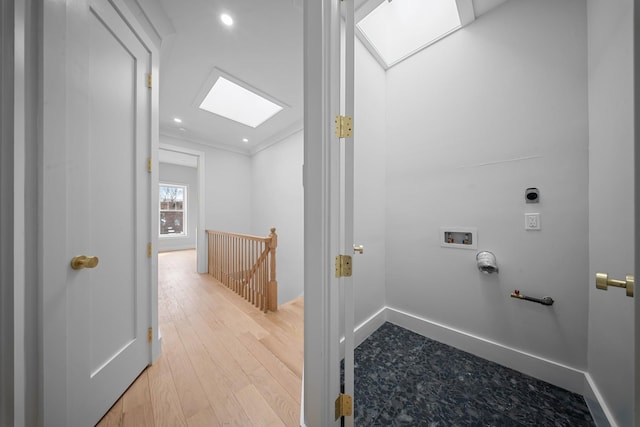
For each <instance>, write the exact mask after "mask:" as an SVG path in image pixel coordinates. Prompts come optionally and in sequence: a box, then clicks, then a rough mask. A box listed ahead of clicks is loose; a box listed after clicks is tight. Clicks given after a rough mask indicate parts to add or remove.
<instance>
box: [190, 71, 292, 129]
mask: <svg viewBox="0 0 640 427" xmlns="http://www.w3.org/2000/svg"><path fill="white" fill-rule="evenodd" d="M200 108H201V109H203V110H206V111H209V112H210V113H213V114H217V115H219V116H222V117H226V118H227V119H230V120H233V121H236V122H238V123H242V124H243V125H247V126H251V127H252V128H256V127H258V126H260V125H261V124H262V123H264V122H265V121H267V120H268V119H270V118H271V117H273V116H274V115H275V114H277V113H278V112H279V111H281V110H282V107H281V106H280V105H278V104H275V103H274V102H271V101H269V100H268V99H266V98H264V97H262V96H260V95H258V94H257V93H255V92H252V91H250V90H248V89H245V88H244V87H242V86H240V85H238V84H236V83H234V82H232V81H230V80H227V79H225V78H224V77H222V76H219V77H218V78H217V80H216V81H215V83H214V84H213V86H212V87H211V90H209V93H207V96H205V97H204V100H203V101H202V103H201V104H200Z"/></svg>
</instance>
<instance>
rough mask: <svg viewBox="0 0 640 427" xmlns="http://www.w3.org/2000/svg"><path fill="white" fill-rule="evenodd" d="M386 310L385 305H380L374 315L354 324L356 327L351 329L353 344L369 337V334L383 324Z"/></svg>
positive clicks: (357, 344)
mask: <svg viewBox="0 0 640 427" xmlns="http://www.w3.org/2000/svg"><path fill="white" fill-rule="evenodd" d="M386 311H387V307H382V308H381V309H380V310H378V311H377V312H376V313H375V314H374V315H372V316H371V317H369V318H368V319H367V320H365V321H364V322H362V323H361V324H359V325H358V326H356V328H355V329H354V330H353V335H354V336H353V341H354V344H353V345H354V346H355V347H357V346H359V345H360V344H362V341H364V340H366V339H367V338H369V335H371V334H372V333H374V332H375V331H376V330H377V329H378V328H379V327H380V326H382V325H383V324H384V322H386V321H387V316H386Z"/></svg>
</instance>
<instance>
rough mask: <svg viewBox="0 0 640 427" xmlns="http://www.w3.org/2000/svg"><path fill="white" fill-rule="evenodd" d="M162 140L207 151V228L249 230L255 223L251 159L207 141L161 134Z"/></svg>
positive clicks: (239, 231) (235, 230) (232, 230)
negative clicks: (251, 224)
mask: <svg viewBox="0 0 640 427" xmlns="http://www.w3.org/2000/svg"><path fill="white" fill-rule="evenodd" d="M160 143H161V144H162V143H166V144H170V145H174V146H180V147H185V148H190V149H192V150H198V151H202V152H204V153H205V162H206V163H205V172H206V177H205V191H206V197H205V228H206V229H212V230H221V231H229V232H233V233H249V232H250V223H251V160H250V158H249V157H247V156H245V155H243V154H237V153H232V152H229V151H225V150H220V149H217V148H212V147H210V146H206V145H203V144H197V143H193V142H190V141H185V140H181V139H176V138H171V137H167V136H164V135H161V136H160Z"/></svg>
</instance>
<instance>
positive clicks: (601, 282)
mask: <svg viewBox="0 0 640 427" xmlns="http://www.w3.org/2000/svg"><path fill="white" fill-rule="evenodd" d="M633 283H634V277H633V275H631V274H627V277H626V280H615V279H609V275H608V274H607V273H596V288H598V289H602V290H603V291H606V290H607V288H608V287H609V286H615V287H616V288H625V289H626V290H627V296H628V297H632V296H633Z"/></svg>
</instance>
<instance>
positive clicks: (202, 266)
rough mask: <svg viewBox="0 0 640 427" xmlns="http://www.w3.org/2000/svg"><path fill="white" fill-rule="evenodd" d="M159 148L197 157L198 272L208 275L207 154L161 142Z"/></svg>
mask: <svg viewBox="0 0 640 427" xmlns="http://www.w3.org/2000/svg"><path fill="white" fill-rule="evenodd" d="M159 148H160V150H166V151H174V152H176V153H184V154H188V155H190V156H194V157H196V159H197V162H198V163H197V167H196V169H197V170H198V221H197V232H196V271H197V272H198V273H206V272H207V271H208V270H209V266H208V264H207V252H208V245H207V237H206V236H207V235H206V230H205V197H206V194H207V192H206V191H205V186H206V174H205V164H206V157H205V152H204V151H198V150H192V149H190V148H185V147H181V146H179V145H172V144H167V143H165V142H161V143H160V146H159ZM156 157H157V156H156ZM159 182H160V181H158V183H156V184H155V188H158V184H159ZM156 206H157V205H156ZM187 209H188V208H187ZM156 234H158V233H156Z"/></svg>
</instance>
